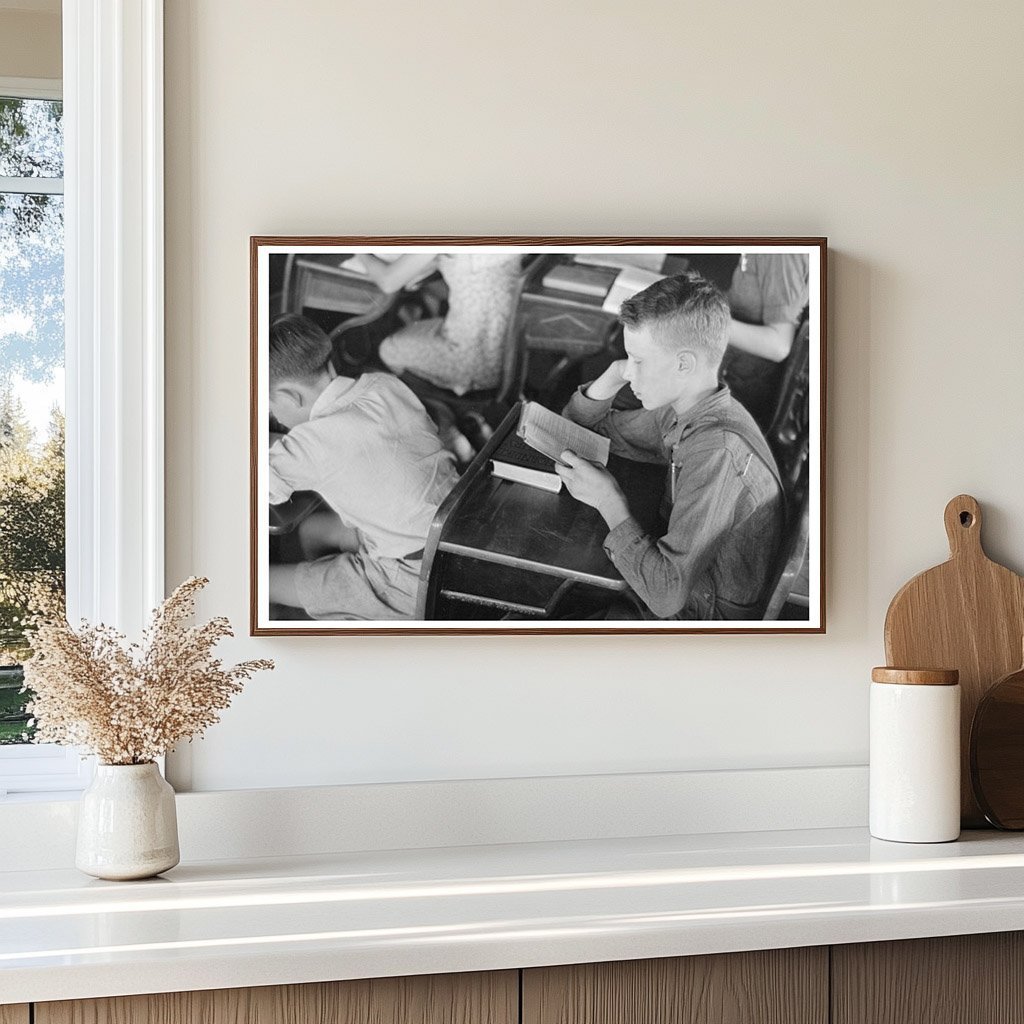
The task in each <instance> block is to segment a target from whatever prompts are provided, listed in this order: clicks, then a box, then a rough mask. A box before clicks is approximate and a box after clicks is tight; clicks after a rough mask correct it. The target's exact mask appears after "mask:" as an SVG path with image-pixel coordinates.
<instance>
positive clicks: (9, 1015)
mask: <svg viewBox="0 0 1024 1024" xmlns="http://www.w3.org/2000/svg"><path fill="white" fill-rule="evenodd" d="M28 1019H29V1018H28V1005H27V1004H26V1003H19V1004H18V1005H17V1006H0V1024H28Z"/></svg>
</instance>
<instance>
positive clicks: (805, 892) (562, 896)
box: [0, 828, 1024, 1004]
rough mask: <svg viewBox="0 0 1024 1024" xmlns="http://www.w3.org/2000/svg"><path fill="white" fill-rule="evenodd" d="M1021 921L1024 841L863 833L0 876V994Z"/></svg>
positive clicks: (527, 846) (781, 943)
mask: <svg viewBox="0 0 1024 1024" xmlns="http://www.w3.org/2000/svg"><path fill="white" fill-rule="evenodd" d="M1020 929H1024V837H1019V836H1016V835H1012V834H1006V833H996V832H968V833H965V834H964V836H963V837H962V839H961V840H960V841H959V842H956V843H948V844H942V845H934V846H924V845H922V846H905V845H898V844H890V843H883V842H879V841H877V840H872V839H870V838H869V837H868V835H867V833H866V832H865V831H864V830H863V829H855V828H830V829H818V830H799V831H784V832H757V833H735V834H730V835H724V834H723V835H703V836H670V837H656V838H651V837H647V838H632V839H598V840H585V841H562V842H534V843H520V844H509V845H490V846H466V847H455V848H447V849H428V850H401V851H375V852H370V853H340V854H336V855H318V856H316V857H279V858H273V859H262V860H248V861H246V860H239V861H210V862H206V863H185V864H181V865H179V866H178V867H177V868H175V869H174V870H172V871H170V872H168V873H167V875H165V876H164V877H162V878H159V879H155V880H150V881H145V882H135V883H111V882H100V881H93V880H89V879H86V878H85V876H83V875H80V874H78V873H77V872H75V871H73V870H63V869H54V870H48V871H11V872H0V1004H2V1003H17V1002H32V1001H39V1000H50V999H69V998H86V997H92V996H104V995H126V994H133V993H144V992H165V991H175V990H194V989H209V988H232V987H242V986H251V985H271V984H284V983H296V982H312V981H328V980H344V979H350V978H366V977H383V976H395V975H407V974H428V973H439V972H454V971H471V970H495V969H502V968H517V967H533V966H542V965H550V964H562V963H586V962H592V961H602V960H623V959H633V958H643V957H664V956H680V955H688V954H696V953H715V952H728V951H735V950H746V949H765V948H774V947H788V946H809V945H825V944H833V943H845V942H869V941H878V940H885V939H905V938H920V937H924V936H933V935H956V934H969V933H975V932H995V931H1012V930H1020Z"/></svg>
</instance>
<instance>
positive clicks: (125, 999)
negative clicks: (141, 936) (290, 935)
mask: <svg viewBox="0 0 1024 1024" xmlns="http://www.w3.org/2000/svg"><path fill="white" fill-rule="evenodd" d="M518 981H519V979H518V972H516V971H494V972H489V973H476V974H439V975H427V976H423V977H413V978H375V979H371V980H368V981H338V982H327V983H323V984H316V985H274V986H269V987H267V988H240V989H219V990H216V991H210V992H172V993H166V994H162V995H151V996H122V997H118V998H115V999H84V1000H76V1001H66V1002H55V1003H37V1004H36V1016H35V1024H517V1022H518V1019H519V984H518ZM19 1024H21V1022H20V1021H19Z"/></svg>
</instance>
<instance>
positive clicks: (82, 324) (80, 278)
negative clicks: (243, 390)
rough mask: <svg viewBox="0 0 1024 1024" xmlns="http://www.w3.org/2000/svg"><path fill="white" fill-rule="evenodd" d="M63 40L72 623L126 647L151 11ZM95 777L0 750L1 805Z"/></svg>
mask: <svg viewBox="0 0 1024 1024" xmlns="http://www.w3.org/2000/svg"><path fill="white" fill-rule="evenodd" d="M62 32H63V40H64V42H63V45H64V67H63V72H64V78H63V83H62V90H61V83H57V90H58V91H57V97H59V96H60V93H61V91H62V92H63V99H64V178H65V188H64V208H65V215H64V230H65V235H64V237H65V285H64V292H65V301H64V311H65V368H66V373H65V377H66V380H67V396H66V398H67V401H66V411H65V417H66V424H67V438H66V463H67V469H66V478H67V524H66V528H67V603H68V617H69V619H70V620H71V621H72V622H74V621H76V620H77V619H79V618H87V619H89V620H91V621H101V622H106V623H108V624H110V625H116V626H117V628H118V629H121V630H122V631H124V632H126V633H128V634H129V635H134V636H137V635H138V634H139V633H140V632H141V630H142V627H143V624H144V622H145V621H146V618H147V617H148V613H149V611H150V609H152V608H153V607H155V606H156V605H157V604H158V603H159V602H160V600H161V599H162V598H163V596H164V398H163V386H164V372H163V355H164V280H163V276H164V266H163V260H164V229H163V0H64V2H63V25H62ZM6 81H7V82H10V83H12V87H13V85H14V84H16V82H20V83H21V84H22V85H23V87H24V88H26V89H30V88H31V89H36V87H42V86H47V87H49V88H51V89H52V88H53V85H54V83H52V82H50V83H45V81H44V80H32V79H28V80H26V79H19V80H16V82H15V80H10V79H8V80H6ZM7 95H16V94H15V93H11V92H8V93H7ZM33 96H38V97H39V98H54V97H53V96H49V97H47V96H44V95H42V93H41V92H38V91H33ZM92 767H93V765H92V762H91V760H89V759H87V760H83V759H82V758H80V757H79V755H78V753H77V752H76V751H73V750H65V749H62V748H60V747H52V746H35V747H32V746H29V745H25V746H11V747H4V748H0V798H2V797H3V796H4V795H5V791H6V792H7V793H12V794H15V793H35V794H47V793H48V794H50V795H51V796H52V797H56V795H57V794H60V795H67V794H69V793H71V792H73V791H75V790H79V789H81V788H83V787H84V786H85V785H87V784H88V780H89V779H90V778H91V775H92Z"/></svg>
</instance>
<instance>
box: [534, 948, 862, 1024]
mask: <svg viewBox="0 0 1024 1024" xmlns="http://www.w3.org/2000/svg"><path fill="white" fill-rule="evenodd" d="M827 1021H828V950H827V949H825V948H814V949H773V950H764V951H759V952H753V953H720V954H716V955H714V956H687V957H674V958H671V959H663V960H629V961H625V962H623V963H608V964H583V965H579V966H570V967H542V968H536V969H533V970H528V971H524V972H523V1024H826V1022H827ZM861 1024H863V1022H861Z"/></svg>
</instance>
